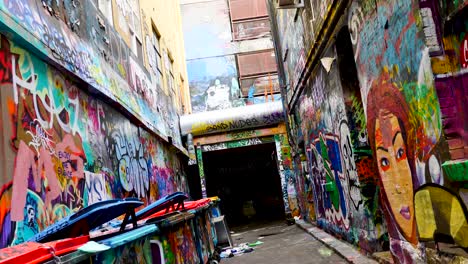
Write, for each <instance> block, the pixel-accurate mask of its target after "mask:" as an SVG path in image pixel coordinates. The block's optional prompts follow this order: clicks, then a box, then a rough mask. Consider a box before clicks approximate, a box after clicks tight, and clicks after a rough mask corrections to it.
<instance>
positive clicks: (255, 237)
mask: <svg viewBox="0 0 468 264" xmlns="http://www.w3.org/2000/svg"><path fill="white" fill-rule="evenodd" d="M234 231H237V232H236V233H234V234H233V235H232V240H233V242H234V244H241V243H245V242H248V243H253V242H256V241H262V242H264V244H262V245H259V246H257V247H255V250H254V251H253V252H251V253H245V254H243V255H238V256H234V257H232V258H227V259H222V260H221V264H250V263H252V264H254V263H255V264H262V263H265V264H284V263H286V264H308V263H334V264H340V263H347V262H346V261H345V260H344V259H343V258H341V257H340V256H339V255H337V254H336V253H335V252H333V251H332V250H331V249H329V248H327V247H326V246H325V245H323V244H322V243H321V242H319V241H317V240H316V239H315V238H313V237H312V236H311V235H310V234H308V233H306V232H304V231H303V230H302V229H300V228H299V227H297V226H296V225H292V226H287V225H286V224H283V223H282V222H279V223H278V222H277V223H272V224H269V225H266V226H263V227H250V228H249V227H247V228H244V229H240V230H239V229H238V230H234Z"/></svg>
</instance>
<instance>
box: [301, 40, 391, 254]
mask: <svg viewBox="0 0 468 264" xmlns="http://www.w3.org/2000/svg"><path fill="white" fill-rule="evenodd" d="M336 45H339V44H338V43H337V44H336ZM325 56H327V57H335V58H336V57H337V54H336V51H335V46H331V47H330V48H329V50H328V51H327V53H326V54H325ZM313 76H314V77H312V78H311V79H310V80H309V83H308V84H307V86H308V87H310V89H308V90H307V91H306V92H305V93H304V94H303V95H302V96H301V98H300V103H299V107H298V109H297V111H296V115H298V116H299V119H300V127H301V134H302V135H303V136H304V145H305V146H304V148H305V155H306V157H307V164H304V165H306V166H308V170H307V171H308V173H309V174H310V179H309V182H308V184H307V185H304V187H302V188H304V189H306V188H307V189H312V190H313V195H314V199H313V200H314V201H315V205H314V206H315V214H316V215H315V217H316V218H317V223H318V224H319V226H321V227H322V228H324V229H325V230H328V231H329V232H332V233H334V234H335V235H337V236H339V237H342V238H344V239H346V240H348V241H349V242H351V243H354V244H356V245H358V246H359V247H360V248H361V249H362V250H363V251H367V252H373V251H376V250H380V249H382V247H383V243H384V242H385V227H384V224H383V222H382V218H381V215H380V211H379V209H378V206H377V204H378V203H377V199H378V189H376V188H375V184H374V183H373V182H372V181H371V180H369V179H372V178H373V177H374V176H375V169H374V168H373V166H372V165H373V164H372V159H371V158H370V157H368V156H367V155H366V154H365V153H366V152H365V151H359V150H360V149H362V148H359V147H358V146H356V145H357V144H354V143H357V142H356V139H355V138H354V137H352V135H353V134H355V133H356V128H355V127H353V126H352V124H353V120H354V117H348V111H349V106H348V105H347V104H346V103H345V95H344V92H343V87H342V85H341V82H340V75H339V73H338V66H337V63H336V62H334V63H333V64H332V66H331V69H330V72H328V73H327V72H326V70H325V68H324V67H322V65H319V67H318V68H317V69H316V70H315V72H314V74H313ZM299 165H302V164H299ZM299 165H296V166H299ZM304 183H306V181H304ZM309 199H310V198H309Z"/></svg>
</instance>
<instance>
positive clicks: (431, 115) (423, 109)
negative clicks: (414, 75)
mask: <svg viewBox="0 0 468 264" xmlns="http://www.w3.org/2000/svg"><path fill="white" fill-rule="evenodd" d="M403 94H404V95H405V98H406V100H407V102H408V107H409V113H408V117H409V123H410V126H409V128H410V131H408V132H409V135H411V136H413V137H414V140H415V142H416V143H417V144H416V146H417V147H418V149H416V153H418V154H421V155H425V154H427V152H428V150H424V147H425V146H432V145H434V144H435V143H436V142H438V141H439V138H440V136H441V132H442V123H441V122H442V121H441V114H440V105H439V100H438V98H437V94H436V91H435V89H434V87H433V86H432V85H431V86H428V85H426V84H417V83H408V84H405V85H403Z"/></svg>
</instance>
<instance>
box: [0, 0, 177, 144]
mask: <svg viewBox="0 0 468 264" xmlns="http://www.w3.org/2000/svg"><path fill="white" fill-rule="evenodd" d="M52 2H53V1H51V3H52ZM113 2H114V3H113V5H114V6H115V7H116V8H115V9H116V11H119V16H116V17H115V22H116V23H115V25H116V26H118V27H119V31H121V32H120V33H122V32H123V33H125V30H121V28H120V27H121V26H122V25H126V26H127V27H128V25H127V24H128V23H127V21H122V19H120V17H121V15H120V11H122V10H123V9H122V8H123V7H124V6H128V1H113ZM45 3H46V2H44V4H45ZM54 3H55V2H54ZM77 5H78V6H77ZM131 6H135V7H136V6H137V5H131ZM0 9H2V11H4V13H5V14H8V15H9V16H10V18H11V19H7V17H4V19H1V23H3V24H5V25H6V26H7V28H9V29H10V30H11V31H12V32H15V34H16V32H20V31H18V30H19V29H21V30H22V31H24V30H25V29H26V30H27V31H29V33H31V34H32V36H33V39H34V41H32V40H28V41H29V42H30V43H27V44H28V45H32V46H34V48H35V51H34V52H37V53H38V55H40V56H39V57H42V56H47V57H49V58H51V59H52V60H54V61H55V62H56V63H58V64H59V65H61V66H63V67H64V68H65V69H67V70H69V71H71V72H72V73H74V74H76V75H77V76H78V77H79V78H81V79H82V80H85V81H86V82H87V83H88V84H90V85H91V86H92V88H93V89H96V90H98V91H100V92H101V93H102V94H104V95H106V96H107V97H109V99H110V100H114V101H116V102H117V103H119V104H120V105H121V106H123V107H124V108H125V109H126V110H127V111H128V112H130V113H131V114H133V115H134V116H136V118H138V119H140V121H142V123H144V124H145V125H146V126H147V127H148V128H149V129H152V130H154V131H155V132H156V133H159V134H160V135H162V136H163V137H169V136H170V137H172V139H173V143H174V144H176V145H177V146H182V143H181V141H180V132H179V130H178V128H177V126H173V125H168V124H166V123H165V122H164V121H167V120H172V118H173V117H174V116H176V115H177V114H176V109H175V108H174V107H173V105H172V104H171V103H169V102H171V100H168V99H163V98H167V97H168V96H167V95H166V94H165V93H164V92H163V91H162V90H161V89H160V86H158V85H153V83H152V82H151V81H150V80H151V79H152V78H151V77H150V74H149V73H148V72H147V71H146V69H144V67H142V66H140V65H141V63H142V58H139V59H138V60H137V59H135V58H134V57H135V56H134V54H133V53H132V52H128V51H129V50H130V49H129V48H128V47H129V46H128V45H127V44H126V43H125V41H127V43H130V42H129V37H128V36H124V35H125V34H123V35H122V36H121V34H119V33H117V31H116V30H115V29H114V27H112V26H111V25H110V24H108V22H107V21H106V20H105V19H103V18H101V17H100V16H98V15H97V14H98V13H99V12H98V10H97V9H96V6H95V5H94V4H93V3H92V2H91V1H85V2H83V3H80V4H78V3H73V4H71V3H70V1H65V3H64V5H63V6H62V5H60V6H56V5H55V4H54V5H52V4H51V6H50V7H48V8H43V7H42V5H38V4H37V3H36V2H35V1H33V0H15V1H0ZM136 9H137V10H138V7H137V8H136ZM81 10H86V12H82V11H81ZM130 10H131V8H130ZM130 13H132V12H130ZM124 16H125V17H128V16H130V14H129V12H126V13H125V14H124ZM131 16H135V15H134V13H132V14H131ZM76 19H79V20H78V21H79V23H77V20H76ZM134 19H135V20H136V21H137V22H136V23H135V25H137V26H138V25H139V24H140V23H139V21H140V18H139V16H135V18H134ZM134 19H132V21H133V20H134ZM124 20H125V19H124ZM12 21H14V22H12ZM17 29H18V30H17ZM133 30H136V32H137V34H138V35H139V36H141V28H134V29H133ZM127 31H128V29H127ZM18 44H23V43H18ZM29 77H30V79H29V80H28V79H24V80H25V82H23V83H22V84H23V85H26V87H27V88H29V87H30V86H31V85H29V86H28V85H27V83H28V82H29V83H34V82H35V79H34V75H31V76H29ZM26 87H25V88H26ZM153 88H154V89H153ZM135 91H137V92H135ZM156 98H157V99H156ZM72 103H73V102H72ZM168 103H169V104H168ZM155 108H161V109H162V108H166V109H168V110H167V111H166V112H162V111H154V109H155ZM56 110H57V111H59V110H60V109H56ZM59 113H60V112H55V115H57V114H59ZM58 118H59V117H58ZM38 120H39V121H41V120H40V119H38ZM62 121H63V120H62ZM72 121H73V122H78V121H79V120H76V119H74V120H72ZM62 125H70V127H69V129H76V127H73V125H76V124H73V123H70V124H62Z"/></svg>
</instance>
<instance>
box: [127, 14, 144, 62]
mask: <svg viewBox="0 0 468 264" xmlns="http://www.w3.org/2000/svg"><path fill="white" fill-rule="evenodd" d="M138 10H139V9H138V6H137V7H135V6H134V10H133V11H131V12H130V15H129V16H130V17H129V21H128V27H129V29H130V36H131V41H132V51H133V53H134V54H135V55H136V56H137V57H138V59H140V60H141V61H143V44H142V43H143V41H142V37H141V22H140V14H139V13H138Z"/></svg>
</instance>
